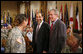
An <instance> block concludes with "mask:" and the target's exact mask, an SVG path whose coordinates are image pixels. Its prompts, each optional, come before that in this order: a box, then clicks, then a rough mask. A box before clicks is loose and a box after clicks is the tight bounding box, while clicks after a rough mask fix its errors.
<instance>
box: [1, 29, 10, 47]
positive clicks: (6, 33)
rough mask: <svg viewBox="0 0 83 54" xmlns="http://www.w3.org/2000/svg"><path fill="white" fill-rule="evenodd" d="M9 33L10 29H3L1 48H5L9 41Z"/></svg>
mask: <svg viewBox="0 0 83 54" xmlns="http://www.w3.org/2000/svg"><path fill="white" fill-rule="evenodd" d="M8 32H9V30H8V29H1V47H5V45H4V43H5V42H4V41H6V40H7V37H8ZM3 40H4V41H3Z"/></svg>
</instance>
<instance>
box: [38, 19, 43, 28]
mask: <svg viewBox="0 0 83 54" xmlns="http://www.w3.org/2000/svg"><path fill="white" fill-rule="evenodd" d="M42 23H43V20H42V22H41V23H40V24H39V28H40V27H41V25H42Z"/></svg>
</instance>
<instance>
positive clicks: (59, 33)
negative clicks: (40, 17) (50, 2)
mask: <svg viewBox="0 0 83 54" xmlns="http://www.w3.org/2000/svg"><path fill="white" fill-rule="evenodd" d="M49 17H50V20H51V22H52V24H51V29H50V40H49V53H61V50H62V49H63V48H64V46H65V42H66V36H67V35H66V26H65V24H64V23H63V22H62V21H61V20H59V11H58V10H57V9H52V10H50V13H49Z"/></svg>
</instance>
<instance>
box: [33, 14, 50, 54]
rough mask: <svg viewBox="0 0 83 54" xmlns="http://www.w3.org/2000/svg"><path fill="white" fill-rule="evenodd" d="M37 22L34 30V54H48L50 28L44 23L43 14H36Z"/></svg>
mask: <svg viewBox="0 0 83 54" xmlns="http://www.w3.org/2000/svg"><path fill="white" fill-rule="evenodd" d="M36 21H37V24H36V25H35V26H34V29H33V40H32V45H33V53H46V52H47V51H48V49H49V35H50V26H49V25H48V24H47V23H46V22H44V21H43V16H42V14H41V13H37V14H36Z"/></svg>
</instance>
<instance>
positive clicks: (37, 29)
mask: <svg viewBox="0 0 83 54" xmlns="http://www.w3.org/2000/svg"><path fill="white" fill-rule="evenodd" d="M38 31H39V25H38V26H37V28H36V36H35V42H37V35H38Z"/></svg>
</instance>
